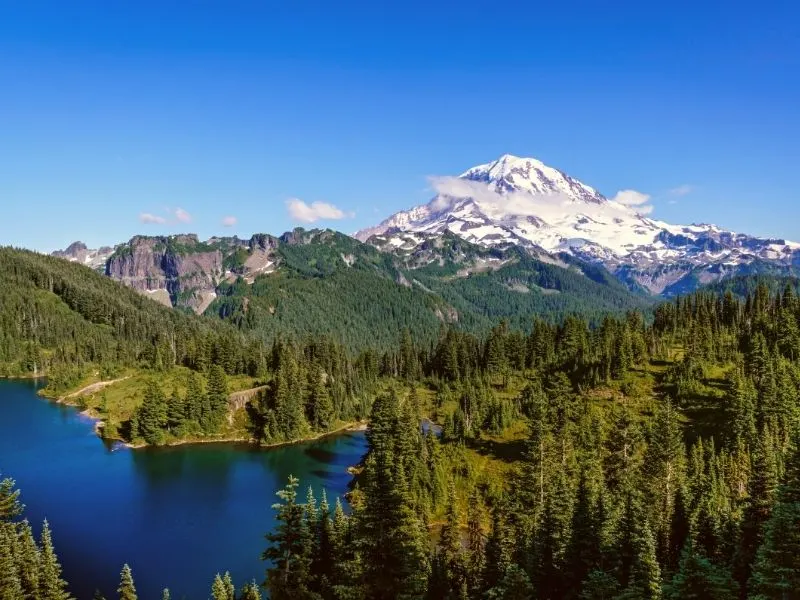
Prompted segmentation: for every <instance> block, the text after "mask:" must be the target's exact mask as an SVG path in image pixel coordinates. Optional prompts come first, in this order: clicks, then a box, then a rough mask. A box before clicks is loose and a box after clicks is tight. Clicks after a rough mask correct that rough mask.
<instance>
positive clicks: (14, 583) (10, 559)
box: [0, 523, 24, 600]
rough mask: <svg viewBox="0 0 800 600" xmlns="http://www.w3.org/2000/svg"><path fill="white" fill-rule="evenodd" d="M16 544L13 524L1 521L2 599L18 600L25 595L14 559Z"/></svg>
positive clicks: (0, 581) (0, 597)
mask: <svg viewBox="0 0 800 600" xmlns="http://www.w3.org/2000/svg"><path fill="white" fill-rule="evenodd" d="M16 546H17V540H16V535H15V532H14V528H13V526H11V525H10V524H8V523H0V600H18V599H19V598H23V597H24V592H23V590H22V583H21V582H20V578H19V574H18V572H17V565H16V562H15V560H14V553H15V550H16Z"/></svg>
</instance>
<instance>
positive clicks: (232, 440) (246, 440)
mask: <svg viewBox="0 0 800 600" xmlns="http://www.w3.org/2000/svg"><path fill="white" fill-rule="evenodd" d="M45 377H46V376H45V375H37V376H32V375H31V376H21V377H0V379H8V380H12V381H13V380H18V381H19V380H31V379H44V378H45ZM123 379H127V377H123V378H121V379H116V380H112V381H109V382H105V381H103V382H98V383H102V384H111V383H116V382H118V381H122V380H123ZM94 385H97V383H95V384H90V385H88V386H85V387H83V388H80V389H78V391H76V392H71V393H68V394H66V395H62V396H53V395H48V394H44V393H42V392H43V391H44V390H43V389H41V390H37V392H36V393H37V395H39V396H40V397H41V398H44V399H45V400H48V401H50V402H53V403H55V404H61V405H63V406H69V407H72V408H74V409H76V410H77V411H78V414H79V415H81V416H82V417H86V418H88V419H91V420H92V421H94V433H95V435H97V437H98V438H100V439H101V440H102V441H105V442H114V443H117V444H119V445H121V446H124V447H126V448H129V449H131V450H142V449H145V448H169V447H175V446H191V445H194V444H248V445H251V446H253V447H254V448H258V449H264V450H269V449H272V448H281V447H284V446H293V445H295V444H303V443H306V442H314V441H317V440H321V439H323V438H326V437H328V436H332V435H336V434H341V433H347V432H356V431H366V429H367V421H366V420H362V421H350V422H348V423H345V424H343V425H341V426H340V427H337V428H336V429H332V430H330V431H324V432H320V433H316V434H314V435H310V436H306V437H302V438H298V439H296V440H289V441H285V442H273V443H270V444H262V443H259V442H258V441H257V440H255V439H254V438H252V437H244V436H227V437H226V436H222V437H219V438H213V439H202V438H201V439H179V440H170V441H169V442H167V443H165V444H147V443H144V442H140V443H135V444H134V443H132V442H127V441H125V440H124V439H122V438H118V437H105V436H104V435H103V429H104V426H105V421H104V420H103V417H102V416H101V415H100V414H98V413H97V412H96V411H95V410H94V409H92V408H86V409H81V408H80V403H79V402H78V401H77V400H78V399H79V398H80V397H81V396H82V395H83V394H82V392H84V391H85V390H87V389H88V388H91V387H92V386H94ZM103 387H105V386H103ZM90 391H94V390H90Z"/></svg>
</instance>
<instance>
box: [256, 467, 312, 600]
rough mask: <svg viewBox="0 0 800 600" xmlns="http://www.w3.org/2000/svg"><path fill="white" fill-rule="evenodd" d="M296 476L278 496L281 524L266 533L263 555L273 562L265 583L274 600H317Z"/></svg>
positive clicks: (303, 511) (265, 558)
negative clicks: (313, 589)
mask: <svg viewBox="0 0 800 600" xmlns="http://www.w3.org/2000/svg"><path fill="white" fill-rule="evenodd" d="M298 484H299V482H298V480H297V478H295V477H292V476H291V475H290V476H289V481H288V483H287V484H286V486H285V487H284V488H283V489H282V490H280V491H279V492H278V493H277V495H278V497H279V498H280V499H281V500H282V501H283V502H281V503H277V504H274V505H273V509H275V510H276V511H277V513H278V514H277V519H278V526H277V527H276V529H275V530H274V531H273V532H270V533H268V534H267V536H266V538H267V540H268V541H269V542H270V545H269V547H268V548H267V550H266V551H265V552H264V553H263V555H262V558H263V559H264V560H268V561H270V562H271V565H270V567H269V568H268V569H267V578H266V581H265V582H264V586H265V587H266V588H267V590H269V593H270V598H271V599H272V600H295V599H296V600H315V599H316V598H317V597H318V596H317V595H316V594H315V593H314V592H312V591H311V589H310V587H309V585H310V583H311V560H312V557H311V532H310V531H309V529H308V524H307V523H306V520H305V509H304V507H303V505H302V504H298V503H297V486H298Z"/></svg>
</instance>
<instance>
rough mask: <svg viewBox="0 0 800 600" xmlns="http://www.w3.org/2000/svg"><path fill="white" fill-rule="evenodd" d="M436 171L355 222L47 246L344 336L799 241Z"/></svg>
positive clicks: (93, 264)
mask: <svg viewBox="0 0 800 600" xmlns="http://www.w3.org/2000/svg"><path fill="white" fill-rule="evenodd" d="M434 185H435V188H436V190H437V192H438V193H437V195H436V196H435V197H434V198H433V199H432V200H431V201H430V202H429V203H428V204H425V205H423V206H418V207H416V208H412V209H410V210H408V211H403V212H400V213H397V214H395V215H393V216H391V217H389V218H388V219H386V220H385V221H383V222H382V223H381V224H380V225H378V226H376V227H372V228H369V229H365V230H362V231H360V232H358V233H357V234H356V235H355V236H354V237H350V236H346V235H344V234H341V233H337V232H334V231H331V230H312V231H306V230H303V229H296V230H294V231H291V232H287V233H284V234H283V235H281V236H279V237H275V236H272V235H268V234H256V235H253V236H252V237H251V238H250V239H240V238H237V237H215V238H211V239H209V240H206V241H201V240H200V239H199V238H198V237H197V236H196V235H193V234H181V235H171V236H135V237H133V238H132V239H131V240H129V241H128V242H125V243H121V244H117V245H116V246H114V247H113V248H112V247H104V248H99V249H96V250H92V249H89V248H87V247H86V245H85V244H82V243H81V242H75V243H73V244H71V245H70V246H69V247H68V248H66V249H65V250H63V251H59V252H54V253H53V254H54V255H56V256H59V257H61V258H64V259H67V260H70V261H74V262H78V263H81V264H84V265H86V266H88V267H90V268H93V269H95V270H98V271H100V272H102V273H104V274H105V275H107V276H109V277H111V278H113V279H115V280H117V281H120V282H122V283H124V284H125V285H128V286H130V287H132V288H134V289H136V290H138V291H139V292H141V293H142V294H144V295H147V296H148V297H150V298H152V299H154V300H156V301H158V302H161V303H163V304H165V305H168V306H175V307H181V308H186V309H191V310H193V311H195V312H197V313H216V314H218V315H219V316H222V317H223V318H226V319H230V320H235V321H236V322H237V323H238V324H239V325H240V326H243V327H245V326H246V327H258V328H260V329H264V330H265V331H274V332H280V331H282V330H293V331H300V332H303V331H307V332H309V333H324V332H325V331H326V330H327V329H330V328H331V327H332V325H331V322H332V320H331V319H330V315H331V314H334V313H336V314H337V317H341V316H342V315H347V317H346V318H345V319H344V320H345V321H348V322H349V323H350V324H351V325H352V326H353V327H352V329H353V330H352V331H344V330H343V331H342V332H341V334H342V335H343V336H345V337H346V336H348V335H350V336H355V337H359V336H363V335H366V333H365V332H366V331H370V330H375V328H376V327H380V326H383V325H386V324H388V325H390V326H391V327H394V328H396V329H397V330H398V331H399V330H401V329H402V328H403V327H404V326H408V325H409V324H412V325H413V326H415V327H417V326H419V327H423V325H422V324H424V327H425V330H426V331H431V330H433V329H435V327H436V325H437V323H438V324H439V325H441V324H442V323H458V324H459V325H460V326H463V327H467V328H469V329H475V330H480V329H486V328H487V327H489V326H490V325H491V324H492V323H494V322H496V321H497V320H498V319H499V318H507V319H511V320H514V319H517V320H520V319H529V318H530V316H531V315H532V314H544V315H548V316H563V315H565V314H567V313H570V312H579V313H583V314H585V315H588V316H589V317H590V318H593V317H594V316H597V315H600V314H601V313H603V312H613V311H620V310H627V309H630V308H640V307H643V306H645V305H647V304H649V303H651V302H652V301H653V296H671V295H675V294H677V293H682V292H688V291H692V290H694V289H696V288H698V287H699V286H702V285H705V284H709V283H713V282H718V281H723V280H727V279H730V278H732V277H738V276H744V275H750V274H768V275H790V274H793V273H794V270H795V266H796V265H798V264H800V244H795V243H793V242H787V241H786V240H778V239H760V238H756V237H753V236H748V235H744V234H736V233H733V232H730V231H725V230H723V229H721V228H719V227H716V226H714V225H688V226H680V225H670V224H667V223H664V222H662V221H658V220H654V219H651V218H649V217H647V216H646V215H645V214H643V213H644V212H645V210H644V208H643V207H642V206H640V205H639V206H637V205H635V203H636V202H637V201H638V200H636V199H635V198H634V201H633V202H629V203H627V204H626V203H625V202H621V201H617V200H610V199H608V198H606V197H604V196H603V195H602V194H600V193H599V192H597V191H596V190H595V189H593V188H591V187H589V186H588V185H585V184H583V183H581V182H580V181H578V180H576V179H574V178H572V177H570V176H569V175H566V174H565V173H562V172H561V171H558V170H557V169H553V168H551V167H548V166H546V165H544V164H542V163H541V162H539V161H537V160H535V159H532V158H518V157H514V156H510V155H505V156H502V157H500V158H499V159H498V160H496V161H494V162H491V163H488V164H485V165H480V166H477V167H474V168H472V169H469V170H467V171H466V172H464V173H463V174H462V175H460V176H459V177H450V178H441V179H439V180H437V181H435V184H434ZM376 304H379V305H381V307H382V308H381V310H374V309H373V308H374V305H376ZM520 325H521V326H524V324H523V323H520ZM337 326H338V325H337ZM326 328H327V329H326ZM356 341H357V340H351V342H352V343H353V345H356Z"/></svg>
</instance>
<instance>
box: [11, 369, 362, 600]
mask: <svg viewBox="0 0 800 600" xmlns="http://www.w3.org/2000/svg"><path fill="white" fill-rule="evenodd" d="M36 385H37V384H36V383H35V382H17V381H2V380H0V473H2V475H3V476H4V477H5V476H10V477H13V478H14V479H16V480H17V485H18V487H19V488H21V490H22V495H23V501H24V503H25V505H26V506H27V510H26V515H27V517H28V518H29V520H30V521H31V522H32V523H34V525H35V527H36V529H37V531H38V529H39V528H40V525H41V521H42V520H43V519H44V518H45V517H46V518H47V519H48V520H49V522H50V525H51V527H52V529H53V533H54V539H55V544H56V550H57V551H58V554H59V557H60V558H61V561H62V564H63V566H64V574H65V577H66V578H67V580H68V581H70V583H71V587H70V590H71V591H72V592H73V594H74V595H76V596H77V597H78V599H79V600H82V599H84V598H86V599H88V598H91V594H92V593H93V591H94V590H95V588H99V589H100V590H101V591H103V592H104V593H105V594H106V595H107V596H108V597H112V596H115V595H116V594H115V590H116V587H117V583H118V578H119V571H120V569H121V568H122V565H123V563H126V562H127V563H129V564H130V565H131V568H132V569H133V573H134V577H135V580H136V585H137V588H138V591H139V597H140V598H144V599H148V598H160V597H161V596H160V593H161V589H162V588H164V587H169V588H170V590H171V591H172V597H173V598H183V597H186V598H198V599H203V598H207V597H209V590H210V587H211V581H212V579H213V577H214V574H215V573H217V572H218V571H219V572H224V571H226V570H229V571H230V572H231V574H232V576H233V578H234V581H235V583H236V585H237V587H238V586H240V585H241V584H243V583H244V582H245V581H249V580H250V579H255V580H256V581H257V582H259V583H260V582H261V581H262V580H263V578H264V566H265V565H264V564H263V563H262V562H261V560H260V555H261V552H262V551H263V549H264V547H265V543H266V542H265V541H264V534H265V533H266V532H267V531H268V530H269V529H270V528H271V527H272V526H273V524H274V511H273V510H272V509H271V506H272V504H273V503H275V502H276V501H277V497H276V496H275V492H276V491H277V490H278V489H280V488H282V487H283V486H284V485H285V483H286V479H287V477H288V476H289V475H290V474H292V475H294V476H296V477H299V478H300V485H301V492H300V493H301V496H302V498H305V490H306V488H307V487H308V486H309V485H311V486H313V488H314V491H315V493H316V494H317V498H319V495H320V493H321V491H322V489H323V488H324V489H325V490H327V492H328V497H329V499H330V501H331V505H333V501H334V499H335V497H336V496H337V495H339V496H341V495H342V494H343V493H344V492H345V491H346V488H347V484H348V482H349V481H350V476H349V474H348V473H347V470H346V469H347V467H348V466H350V465H354V464H356V463H357V462H358V461H359V460H360V458H361V456H362V455H363V454H364V452H365V451H366V441H365V438H364V434H363V432H357V433H351V434H345V435H338V436H335V437H329V438H326V439H324V440H320V441H318V442H312V443H307V444H298V445H294V446H285V447H282V448H275V449H271V450H258V449H255V448H252V447H249V446H246V445H237V444H198V445H192V446H178V447H174V448H167V449H147V450H129V449H126V448H124V447H119V446H117V447H115V448H107V447H106V446H105V445H104V444H103V442H102V441H101V440H100V439H98V438H97V436H96V435H95V434H94V432H93V422H92V421H91V420H89V419H87V418H85V417H83V416H81V415H80V414H79V413H78V412H77V411H76V410H75V409H73V408H69V407H64V406H60V405H57V404H53V403H51V402H49V401H47V400H43V399H41V398H39V397H38V396H37V395H36V389H37V388H36Z"/></svg>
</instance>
